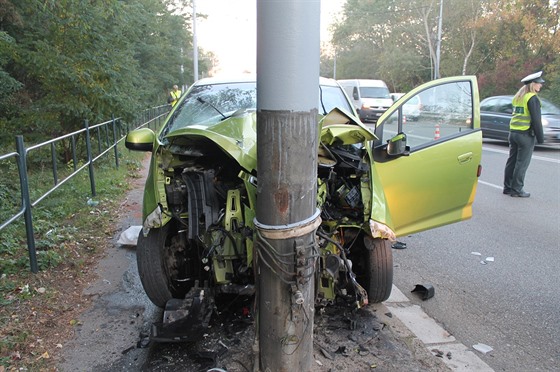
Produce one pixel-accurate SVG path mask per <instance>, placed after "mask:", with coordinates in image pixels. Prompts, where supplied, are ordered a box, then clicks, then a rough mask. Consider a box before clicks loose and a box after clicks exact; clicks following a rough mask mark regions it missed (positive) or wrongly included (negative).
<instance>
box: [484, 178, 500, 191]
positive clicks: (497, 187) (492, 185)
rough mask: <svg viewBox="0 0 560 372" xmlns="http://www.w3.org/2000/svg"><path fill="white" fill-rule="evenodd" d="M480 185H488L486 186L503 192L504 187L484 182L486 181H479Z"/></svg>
mask: <svg viewBox="0 0 560 372" xmlns="http://www.w3.org/2000/svg"><path fill="white" fill-rule="evenodd" d="M478 183H481V184H483V185H486V186H490V187H493V188H495V189H500V190H501V189H502V188H503V186H500V185H494V184H493V183H490V182H484V181H481V180H478Z"/></svg>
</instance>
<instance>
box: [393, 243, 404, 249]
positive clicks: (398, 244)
mask: <svg viewBox="0 0 560 372" xmlns="http://www.w3.org/2000/svg"><path fill="white" fill-rule="evenodd" d="M391 248H393V249H406V243H403V242H394V243H393V244H392V245H391Z"/></svg>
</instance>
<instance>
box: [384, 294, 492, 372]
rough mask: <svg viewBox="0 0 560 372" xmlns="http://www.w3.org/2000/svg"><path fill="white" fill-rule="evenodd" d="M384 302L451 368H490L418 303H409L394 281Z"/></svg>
mask: <svg viewBox="0 0 560 372" xmlns="http://www.w3.org/2000/svg"><path fill="white" fill-rule="evenodd" d="M384 304H385V305H386V306H387V308H388V309H389V311H390V312H391V313H392V314H393V315H394V316H396V317H397V318H398V319H399V320H400V321H401V322H402V323H403V324H404V325H405V326H406V327H407V328H408V329H410V331H411V332H412V333H413V334H414V335H415V337H417V338H418V339H419V340H420V341H421V342H422V343H423V344H424V346H425V347H426V349H427V350H428V351H430V352H431V353H432V354H433V355H434V356H435V355H437V354H438V351H439V352H441V354H440V355H441V359H442V360H443V361H444V362H445V364H446V365H447V366H448V367H449V368H450V369H451V370H452V371H460V372H462V371H478V372H492V371H493V369H492V368H490V367H489V366H488V365H487V364H486V363H484V362H483V361H482V360H481V359H480V358H479V357H478V356H477V355H476V354H475V352H474V351H473V350H472V349H471V348H469V347H467V346H465V345H463V344H461V343H460V342H458V341H457V340H456V339H455V337H453V336H452V335H450V334H449V333H448V332H447V331H446V330H445V329H443V328H442V327H441V326H440V325H439V324H437V323H436V322H435V320H433V319H432V318H430V317H429V316H428V315H427V314H426V313H424V311H423V310H422V308H421V307H420V306H418V305H413V304H411V303H410V301H409V300H408V298H407V297H406V296H405V295H404V294H403V293H402V292H401V291H400V290H399V289H398V288H397V287H395V286H394V285H393V290H392V293H391V297H390V298H389V299H388V300H387V301H386V302H385V303H384ZM434 350H436V351H434Z"/></svg>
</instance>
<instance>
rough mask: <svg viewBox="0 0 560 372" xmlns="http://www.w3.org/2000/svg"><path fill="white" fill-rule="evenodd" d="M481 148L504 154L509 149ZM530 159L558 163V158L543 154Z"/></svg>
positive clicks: (507, 152) (559, 162)
mask: <svg viewBox="0 0 560 372" xmlns="http://www.w3.org/2000/svg"><path fill="white" fill-rule="evenodd" d="M482 149H483V150H484V151H490V152H497V153H500V154H506V155H508V154H509V151H506V150H498V149H493V148H490V147H486V146H483V147H482ZM531 159H535V160H542V161H548V162H551V163H556V164H560V159H552V158H546V157H544V156H538V155H533V157H532V158H531Z"/></svg>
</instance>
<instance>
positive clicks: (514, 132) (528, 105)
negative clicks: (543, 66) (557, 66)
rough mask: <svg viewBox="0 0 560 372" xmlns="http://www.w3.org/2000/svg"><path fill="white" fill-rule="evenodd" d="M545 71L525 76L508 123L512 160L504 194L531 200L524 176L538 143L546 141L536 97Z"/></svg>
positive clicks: (510, 157) (516, 95)
mask: <svg viewBox="0 0 560 372" xmlns="http://www.w3.org/2000/svg"><path fill="white" fill-rule="evenodd" d="M541 75H542V71H539V72H536V73H534V74H531V75H528V76H526V77H524V78H523V79H522V80H521V82H522V83H524V85H523V86H522V87H521V88H520V89H519V91H517V93H516V94H515V96H514V97H513V101H512V104H513V116H512V118H511V120H510V122H509V157H508V160H507V162H506V168H505V172H504V194H507V195H511V196H512V197H519V198H528V197H529V196H531V194H529V193H528V192H526V191H525V190H523V183H524V180H525V173H526V172H527V168H528V167H529V163H530V162H531V156H532V155H533V149H534V147H535V141H536V142H537V143H539V144H541V143H543V142H544V134H543V127H542V122H541V101H540V100H539V97H537V93H538V92H540V90H541V87H542V84H543V83H544V80H543V79H542V77H541Z"/></svg>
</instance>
